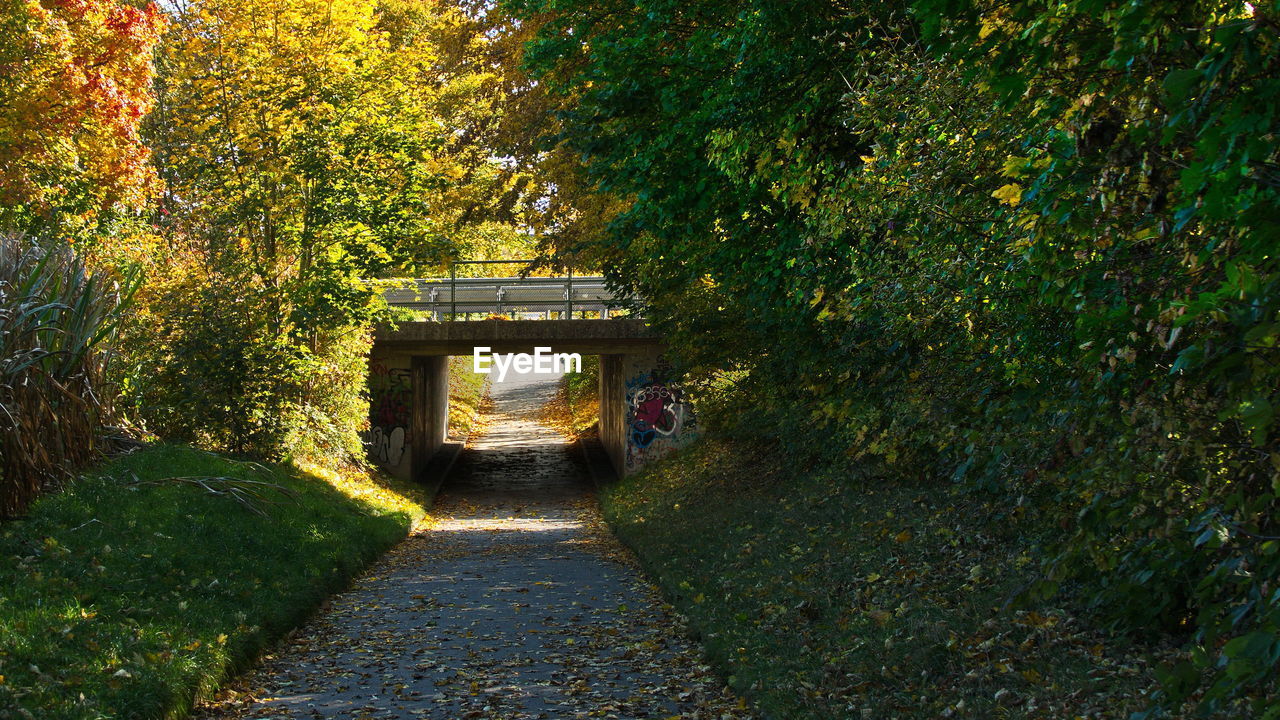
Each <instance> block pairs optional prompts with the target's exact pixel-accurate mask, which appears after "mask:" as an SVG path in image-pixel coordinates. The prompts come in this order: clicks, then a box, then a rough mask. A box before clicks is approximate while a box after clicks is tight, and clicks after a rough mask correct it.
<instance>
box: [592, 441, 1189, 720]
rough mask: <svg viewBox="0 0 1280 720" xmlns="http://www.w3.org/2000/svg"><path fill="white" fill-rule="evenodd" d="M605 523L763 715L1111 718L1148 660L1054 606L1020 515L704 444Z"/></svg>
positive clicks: (645, 481) (630, 494)
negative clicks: (1038, 579) (1034, 581)
mask: <svg viewBox="0 0 1280 720" xmlns="http://www.w3.org/2000/svg"><path fill="white" fill-rule="evenodd" d="M602 502H603V506H604V511H605V515H606V518H607V519H608V520H609V522H610V524H611V525H612V526H613V527H614V529H615V532H616V533H617V534H618V536H619V537H620V538H621V539H622V540H623V541H624V542H625V543H626V544H628V545H629V546H631V547H632V548H633V549H634V550H635V551H636V553H637V554H638V556H639V557H640V559H641V562H642V563H643V564H644V566H645V568H646V570H647V571H648V573H649V574H650V575H651V576H652V577H653V578H654V579H655V580H657V581H658V583H659V584H660V585H661V586H662V587H663V589H664V590H665V592H666V593H667V594H668V596H669V598H670V599H671V600H672V602H673V603H674V604H675V605H676V606H677V607H678V608H679V610H680V611H681V612H683V613H685V614H686V615H687V616H688V617H689V619H690V623H691V626H692V627H693V628H694V629H695V631H696V632H697V633H698V634H699V635H700V639H701V640H702V642H703V643H704V645H705V647H706V649H707V652H708V655H709V657H710V659H711V661H712V662H713V663H714V664H715V665H716V666H717V667H718V668H719V669H720V671H721V672H722V673H723V674H724V675H725V676H726V677H728V678H729V681H730V684H731V685H732V686H733V687H734V688H735V689H736V690H737V691H739V692H740V693H742V694H743V695H745V696H746V697H748V698H749V699H751V700H752V701H753V702H755V703H756V704H757V706H758V707H759V708H760V709H761V710H762V711H763V713H764V714H765V715H766V716H767V717H773V718H847V717H855V718H861V717H872V718H881V717H901V718H938V717H970V718H1005V717H1036V718H1072V717H1090V718H1093V717H1111V718H1123V717H1126V716H1127V715H1128V713H1130V712H1132V711H1133V710H1134V709H1136V708H1139V707H1141V704H1142V700H1141V693H1142V692H1143V691H1144V690H1145V689H1146V688H1147V687H1149V685H1150V684H1151V683H1150V680H1149V677H1150V672H1149V670H1150V666H1149V662H1150V660H1151V658H1152V657H1167V656H1168V650H1167V648H1166V647H1165V646H1160V647H1155V646H1148V647H1141V648H1140V647H1133V646H1130V645H1128V644H1127V643H1125V642H1124V641H1122V640H1119V639H1114V638H1108V637H1107V636H1106V635H1105V634H1104V633H1101V632H1099V631H1097V630H1095V629H1092V628H1090V627H1089V625H1088V623H1087V622H1086V621H1085V620H1083V619H1082V618H1081V617H1079V616H1078V615H1074V614H1072V613H1071V612H1069V611H1067V610H1065V609H1063V608H1058V607H1036V608H1022V609H1012V607H1006V603H1007V602H1008V601H1009V600H1010V598H1011V597H1012V596H1013V595H1014V594H1015V591H1016V590H1017V589H1018V588H1019V587H1022V586H1023V585H1025V584H1026V583H1027V582H1028V581H1030V580H1031V578H1032V577H1033V575H1032V574H1033V572H1034V571H1035V566H1036V563H1035V560H1036V559H1035V558H1034V557H1032V555H1031V552H1032V547H1033V546H1032V543H1031V541H1030V540H1029V539H1028V538H1027V537H1025V536H1024V535H1023V534H1022V532H1023V530H1024V528H1025V527H1026V526H1028V525H1029V522H1028V521H1027V520H1026V519H1025V518H1023V512H1024V511H1023V510H1021V509H1019V508H1017V507H1009V506H1008V505H999V504H995V503H987V502H984V501H982V500H979V499H976V498H974V497H972V496H968V497H966V496H960V495H958V494H955V492H954V491H953V489H952V486H950V485H949V484H946V483H938V484H936V485H933V486H918V485H916V486H903V485H900V484H898V485H895V484H892V483H886V482H883V481H876V482H872V483H867V484H864V483H863V482H861V481H857V480H854V479H852V478H850V477H848V476H841V475H839V474H836V473H834V472H828V473H826V474H821V473H817V472H813V471H808V470H801V469H792V470H788V469H786V468H783V467H780V466H779V461H778V460H777V459H776V458H774V457H772V456H771V455H770V454H769V453H768V452H767V451H765V450H762V449H750V448H744V447H742V446H739V445H732V444H728V443H725V442H721V441H715V440H705V441H702V442H700V443H698V444H696V445H695V446H693V447H691V448H689V449H688V450H686V451H685V452H682V453H680V454H677V455H675V456H673V457H672V458H669V459H667V460H666V461H664V462H661V463H659V464H657V465H655V466H653V467H651V468H648V469H647V470H646V471H645V472H643V473H640V474H638V475H635V476H632V477H630V478H627V479H625V480H623V481H621V482H619V483H617V484H615V485H613V486H611V487H609V488H607V489H606V490H605V492H604V493H603V497H602Z"/></svg>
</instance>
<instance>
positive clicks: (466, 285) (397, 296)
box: [382, 260, 624, 321]
mask: <svg viewBox="0 0 1280 720" xmlns="http://www.w3.org/2000/svg"><path fill="white" fill-rule="evenodd" d="M528 262H530V261H528V260H465V261H459V262H457V263H455V264H454V265H453V266H452V267H451V268H450V272H449V277H447V278H424V279H414V280H405V281H401V283H400V284H399V285H396V286H392V287H386V288H385V289H383V291H382V295H383V297H385V298H386V300H387V304H388V305H391V306H392V307H400V308H405V309H408V310H413V311H417V312H421V313H424V314H426V315H429V316H430V318H431V319H432V320H436V321H440V320H467V319H471V318H472V317H473V316H475V315H476V314H481V315H484V316H489V315H504V316H509V317H527V316H529V315H531V314H533V315H539V316H541V317H542V318H543V319H550V318H552V316H558V317H560V318H564V319H572V318H573V316H574V313H575V312H576V313H579V315H581V316H587V315H596V316H598V317H601V318H608V317H609V313H610V311H611V310H612V309H613V308H616V307H617V305H618V304H619V301H621V300H623V299H624V298H620V297H616V296H615V295H614V294H613V293H612V292H610V291H609V289H608V288H606V287H605V283H604V278H603V277H601V276H596V275H586V276H583V275H578V276H575V275H574V274H573V272H572V271H569V272H568V273H566V274H564V275H562V276H556V277H492V278H474V277H458V275H457V272H458V265H514V264H519V263H528Z"/></svg>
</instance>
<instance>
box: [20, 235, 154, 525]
mask: <svg viewBox="0 0 1280 720" xmlns="http://www.w3.org/2000/svg"><path fill="white" fill-rule="evenodd" d="M134 287H136V282H135V278H133V277H127V278H125V280H124V282H121V281H119V280H109V279H107V278H105V277H103V276H102V275H99V274H95V273H92V272H90V271H89V270H88V269H87V268H86V267H85V264H84V262H83V261H82V260H81V259H80V258H79V257H77V255H76V253H75V252H74V251H73V250H72V249H71V248H70V247H69V246H66V245H64V244H54V243H44V242H39V241H36V240H33V239H31V238H25V237H18V236H4V235H0V517H11V516H14V515H17V514H19V513H21V512H22V511H23V509H24V508H25V507H26V506H27V505H28V504H29V503H30V502H31V500H32V499H34V498H35V496H36V495H38V494H39V493H40V492H41V490H43V489H45V488H46V487H47V486H49V485H50V484H52V483H56V482H58V481H59V480H61V479H63V478H66V477H68V476H69V475H70V474H71V473H72V472H73V470H74V469H75V468H76V467H78V466H79V465H81V464H83V463H84V462H86V461H88V460H90V459H91V458H92V457H94V455H95V453H96V452H97V451H98V446H99V440H98V436H99V428H100V427H101V425H102V423H103V421H104V420H105V419H107V418H109V417H110V414H111V395H112V393H111V392H110V390H109V388H107V387H106V383H105V381H104V375H105V370H106V363H107V359H108V357H109V353H108V352H106V348H107V345H108V343H109V341H110V339H111V338H112V337H114V335H115V330H116V327H117V325H118V323H119V320H120V317H121V312H122V310H123V308H124V307H125V306H126V305H127V301H128V298H129V295H130V294H131V289H132V288H134Z"/></svg>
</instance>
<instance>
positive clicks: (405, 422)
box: [364, 360, 413, 468]
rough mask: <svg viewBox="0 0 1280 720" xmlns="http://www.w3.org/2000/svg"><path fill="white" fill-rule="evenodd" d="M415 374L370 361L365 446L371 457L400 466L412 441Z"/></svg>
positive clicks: (387, 463) (377, 460) (387, 464)
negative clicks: (411, 423) (411, 409)
mask: <svg viewBox="0 0 1280 720" xmlns="http://www.w3.org/2000/svg"><path fill="white" fill-rule="evenodd" d="M412 402H413V376H412V374H411V373H410V371H409V370H408V369H407V368H389V367H387V366H386V364H385V363H383V362H382V361H380V360H374V361H372V362H371V363H370V364H369V430H368V431H367V432H366V433H365V438H364V440H365V445H366V446H367V447H368V449H369V457H370V458H372V459H373V460H374V461H375V462H378V463H380V464H382V465H385V466H387V467H392V468H394V467H396V466H398V465H399V464H400V461H401V460H402V459H403V458H404V454H405V450H406V449H407V448H408V447H409V442H410V435H409V432H410V422H411V421H410V411H409V407H410V405H411V403H412Z"/></svg>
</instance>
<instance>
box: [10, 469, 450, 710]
mask: <svg viewBox="0 0 1280 720" xmlns="http://www.w3.org/2000/svg"><path fill="white" fill-rule="evenodd" d="M182 478H214V479H212V480H207V481H205V485H207V486H208V487H207V488H206V487H202V486H200V485H199V484H198V483H196V482H193V481H190V480H183V479H182ZM245 480H250V481H259V482H264V483H270V484H271V485H272V486H278V487H279V488H281V489H282V490H277V489H275V488H274V487H271V486H267V485H252V484H244V483H243V482H242V481H245ZM237 486H238V487H241V488H243V489H248V490H253V491H256V492H257V493H259V494H260V496H261V497H260V499H254V498H252V497H246V500H245V502H240V501H238V500H237V499H236V498H235V497H234V496H233V495H231V494H226V493H227V491H229V490H230V489H231V488H233V487H237ZM219 492H221V493H223V494H217V493H219ZM421 492H422V491H420V490H418V489H416V488H414V487H410V486H406V485H400V484H395V483H388V482H384V481H381V480H377V479H374V478H371V477H369V476H367V475H365V474H363V473H359V472H348V473H341V474H340V473H333V472H323V471H320V470H317V469H311V470H309V471H302V470H295V469H291V468H282V467H263V466H257V465H254V464H249V463H240V462H234V461H231V460H227V459H225V458H221V457H218V456H215V455H211V454H208V453H204V452H201V451H198V450H192V449H189V448H180V447H172V446H157V447H154V448H149V449H146V450H143V451H141V452H138V453H135V454H133V455H130V456H126V457H122V458H119V459H116V460H114V461H112V462H110V463H108V464H107V465H106V466H104V467H103V468H101V469H100V470H99V471H98V472H96V473H95V474H93V475H91V476H88V477H85V478H83V479H81V480H79V481H77V482H76V483H74V484H73V485H72V486H71V487H70V488H68V489H66V490H64V491H62V492H58V493H53V494H50V495H47V496H45V497H43V498H41V499H40V500H39V501H37V502H36V503H35V504H34V505H33V506H32V507H31V509H30V513H29V515H28V516H27V517H26V518H24V519H21V520H18V521H14V522H11V523H8V524H6V525H3V526H0V717H6V716H7V717H13V718H41V719H42V720H61V719H64V718H74V719H76V720H80V719H89V718H144V717H145V718H159V717H181V716H182V715H184V714H185V713H186V711H187V710H188V709H189V708H190V707H191V705H192V703H193V701H194V700H195V699H196V697H197V696H198V695H203V694H207V693H209V692H211V691H212V690H213V689H214V688H215V687H216V686H217V685H218V684H219V683H220V682H221V681H223V680H224V679H225V678H227V677H228V676H229V675H230V674H233V673H234V672H236V671H238V670H239V669H242V668H243V667H244V666H245V665H246V664H247V663H248V662H249V661H251V660H252V658H254V657H255V656H256V655H257V654H258V653H259V652H260V651H261V650H262V649H263V648H264V647H265V646H267V645H268V644H269V643H271V642H273V641H274V640H276V639H277V638H279V637H280V636H281V635H283V634H284V633H285V632H287V631H288V630H289V629H291V628H293V627H295V626H296V625H297V624H298V623H300V622H301V621H302V620H303V619H305V618H306V617H307V616H308V615H309V614H310V613H311V612H312V611H313V610H314V609H315V608H316V607H317V606H318V605H319V604H320V603H321V601H323V599H324V598H325V597H326V596H327V595H329V594H330V593H332V592H334V591H336V590H338V589H340V588H342V587H344V586H345V585H346V584H347V583H348V581H349V579H350V578H351V577H352V576H353V575H354V574H355V573H357V572H358V571H359V570H360V569H361V568H363V567H364V566H365V565H366V564H367V563H369V562H370V561H371V560H373V559H374V558H376V557H377V556H378V555H380V554H381V553H382V552H383V551H384V550H386V549H387V548H389V547H390V546H392V545H393V544H395V543H396V542H397V541H399V540H400V539H401V538H403V537H404V536H405V534H406V532H407V531H408V530H409V529H410V528H411V527H412V526H413V525H414V524H416V523H421V522H424V521H425V519H426V518H427V514H426V510H425V508H426V507H427V504H428V502H429V498H426V497H424V496H423V495H422V494H421Z"/></svg>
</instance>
